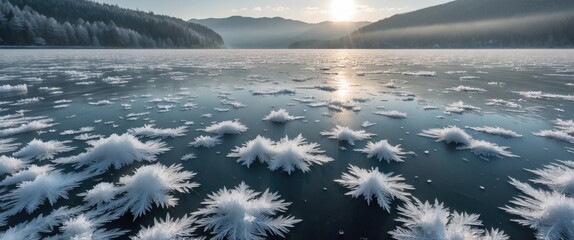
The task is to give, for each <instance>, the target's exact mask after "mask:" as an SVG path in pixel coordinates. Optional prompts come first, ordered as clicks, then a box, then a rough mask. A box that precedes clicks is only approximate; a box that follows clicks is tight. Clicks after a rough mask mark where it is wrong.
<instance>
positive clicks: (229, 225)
mask: <svg viewBox="0 0 574 240" xmlns="http://www.w3.org/2000/svg"><path fill="white" fill-rule="evenodd" d="M208 197H209V198H207V199H205V200H204V201H203V202H202V204H203V205H205V207H204V208H200V209H199V210H197V211H196V212H194V213H193V214H194V215H196V216H198V220H197V223H198V224H199V226H201V227H204V228H205V230H206V231H211V233H212V234H213V238H212V239H225V238H227V239H253V240H263V239H266V237H267V236H268V235H269V234H272V235H276V236H280V237H284V236H285V234H287V233H288V232H289V228H291V227H293V225H294V224H296V223H298V222H300V221H301V220H299V219H295V217H293V216H286V217H285V216H277V215H278V214H279V213H281V212H285V211H287V207H288V206H289V205H291V203H288V202H285V201H283V200H281V199H280V196H279V195H278V194H277V193H271V192H269V189H267V190H265V192H263V193H259V192H255V191H253V190H251V189H249V186H247V185H246V184H245V183H243V182H242V183H241V184H240V185H239V186H237V187H235V188H234V189H227V188H225V187H224V188H223V189H220V190H219V191H217V192H214V193H212V194H210V195H208Z"/></svg>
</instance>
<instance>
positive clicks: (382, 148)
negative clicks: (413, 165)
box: [355, 140, 413, 163]
mask: <svg viewBox="0 0 574 240" xmlns="http://www.w3.org/2000/svg"><path fill="white" fill-rule="evenodd" d="M355 151H357V152H362V153H366V154H367V158H371V157H375V158H377V159H378V160H379V161H382V160H383V159H384V160H386V161H387V163H391V161H395V162H404V158H405V156H404V155H407V154H413V153H412V152H404V151H403V148H401V145H400V144H399V145H396V146H393V145H391V144H389V141H388V140H381V141H378V142H376V143H373V142H368V143H367V146H365V148H361V149H355Z"/></svg>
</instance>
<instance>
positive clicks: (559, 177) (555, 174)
mask: <svg viewBox="0 0 574 240" xmlns="http://www.w3.org/2000/svg"><path fill="white" fill-rule="evenodd" d="M528 171H530V172H532V173H534V174H536V175H538V178H536V179H533V180H531V181H532V182H535V183H540V184H544V185H546V186H548V187H549V188H550V189H552V190H553V191H556V192H559V193H563V194H566V195H568V196H570V197H574V161H560V160H559V161H558V162H556V163H552V164H549V165H546V166H544V168H542V169H536V170H528Z"/></svg>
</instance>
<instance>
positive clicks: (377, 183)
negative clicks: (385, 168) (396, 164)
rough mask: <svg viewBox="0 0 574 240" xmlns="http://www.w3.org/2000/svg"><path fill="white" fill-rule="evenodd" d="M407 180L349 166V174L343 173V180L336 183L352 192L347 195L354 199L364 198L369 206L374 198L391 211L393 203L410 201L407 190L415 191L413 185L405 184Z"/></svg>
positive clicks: (389, 174)
mask: <svg viewBox="0 0 574 240" xmlns="http://www.w3.org/2000/svg"><path fill="white" fill-rule="evenodd" d="M404 181H405V179H404V178H403V177H401V175H395V176H393V174H392V173H387V174H385V173H383V172H379V168H371V169H370V170H369V169H362V168H359V167H356V166H353V165H349V173H343V176H341V179H336V180H335V182H338V183H340V184H341V185H343V186H345V187H346V188H348V189H351V191H349V192H347V193H345V195H351V196H353V197H358V196H363V197H364V198H365V200H367V204H371V201H372V200H373V198H376V199H377V203H378V204H379V206H380V207H382V208H383V209H385V210H387V212H390V211H391V209H390V208H391V206H390V204H391V201H392V200H394V199H399V200H402V201H408V196H410V193H407V192H406V190H412V189H414V188H413V187H412V186H411V185H408V184H406V183H404Z"/></svg>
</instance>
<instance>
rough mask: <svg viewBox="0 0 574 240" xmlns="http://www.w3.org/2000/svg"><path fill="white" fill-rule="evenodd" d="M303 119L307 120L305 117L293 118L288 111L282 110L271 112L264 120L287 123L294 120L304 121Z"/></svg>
mask: <svg viewBox="0 0 574 240" xmlns="http://www.w3.org/2000/svg"><path fill="white" fill-rule="evenodd" d="M303 118H305V117H303V116H291V115H289V113H288V112H287V110H285V109H283V108H281V109H279V110H277V111H274V110H271V112H270V113H269V115H267V116H265V117H264V118H263V120H266V121H271V122H276V123H284V122H287V121H293V120H297V119H303Z"/></svg>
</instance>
